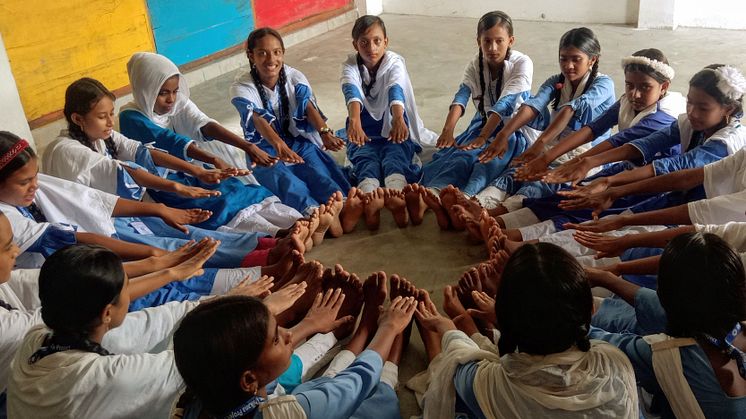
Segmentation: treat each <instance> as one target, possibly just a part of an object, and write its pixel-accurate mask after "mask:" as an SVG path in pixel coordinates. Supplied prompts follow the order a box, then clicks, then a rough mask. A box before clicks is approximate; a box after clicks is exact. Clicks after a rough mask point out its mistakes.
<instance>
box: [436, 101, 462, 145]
mask: <svg viewBox="0 0 746 419" xmlns="http://www.w3.org/2000/svg"><path fill="white" fill-rule="evenodd" d="M463 115H464V108H463V107H462V106H461V105H460V104H455V103H454V104H453V105H451V107H450V109H448V115H447V116H446V122H445V124H443V130H442V131H441V132H440V136H439V137H438V142H437V143H436V147H438V148H448V147H452V146H453V145H454V144H456V138H455V137H454V135H453V134H454V130H455V129H456V123H457V122H458V120H459V119H460V118H461V117H462V116H463Z"/></svg>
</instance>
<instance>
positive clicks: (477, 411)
mask: <svg viewBox="0 0 746 419" xmlns="http://www.w3.org/2000/svg"><path fill="white" fill-rule="evenodd" d="M478 368H479V364H478V363H476V362H469V363H468V364H462V365H459V366H458V367H456V375H454V376H453V385H454V386H455V388H456V395H458V398H459V399H460V400H461V402H463V404H465V405H466V408H467V409H469V412H468V413H469V414H470V415H469V417H476V418H479V419H486V418H485V416H484V413H482V409H481V408H480V407H479V402H478V401H477V396H476V395H475V394H474V376H475V375H477V369H478ZM456 410H457V411H458V409H456Z"/></svg>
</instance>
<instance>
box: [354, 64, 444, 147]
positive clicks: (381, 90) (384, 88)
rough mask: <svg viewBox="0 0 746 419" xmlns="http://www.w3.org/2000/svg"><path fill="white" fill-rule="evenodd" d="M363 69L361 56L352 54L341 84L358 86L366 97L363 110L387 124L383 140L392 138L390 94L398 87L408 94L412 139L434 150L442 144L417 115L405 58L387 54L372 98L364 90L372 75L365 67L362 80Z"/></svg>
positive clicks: (405, 109)
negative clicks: (437, 143) (358, 58)
mask: <svg viewBox="0 0 746 419" xmlns="http://www.w3.org/2000/svg"><path fill="white" fill-rule="evenodd" d="M360 69H361V67H359V66H358V63H357V53H355V54H350V55H349V56H348V57H347V60H346V61H345V62H344V63H343V64H342V78H341V80H340V82H341V84H342V85H345V84H352V85H354V86H356V87H357V88H358V89H359V91H360V93H361V94H363V96H364V97H363V107H364V108H365V109H366V110H367V111H368V113H370V115H371V116H372V117H373V119H375V120H377V121H380V120H383V128H382V130H381V136H382V137H388V136H389V132H390V131H391V122H392V121H391V120H392V116H391V112H390V111H389V98H388V90H389V88H390V87H391V86H393V85H394V84H398V85H399V86H401V88H402V90H403V91H404V111H405V112H406V114H407V117H408V119H409V126H408V128H409V136H410V137H411V138H412V139H413V140H414V141H415V142H417V143H418V144H420V145H429V146H434V145H435V143H436V142H437V140H438V135H437V134H436V133H434V132H433V131H430V130H429V129H427V128H425V125H424V124H423V123H422V119H420V116H419V114H418V113H417V104H416V103H415V98H414V89H413V88H412V83H411V81H410V80H409V74H407V68H406V66H405V64H404V58H403V57H402V56H401V55H399V54H397V53H395V52H393V51H386V54H384V56H383V58H382V59H381V63H380V64H379V67H378V71H377V72H376V82H375V84H374V85H373V88H372V89H371V90H370V97H366V96H365V94H364V92H365V90H364V89H363V84H366V85H367V84H369V83H370V79H371V77H370V73H369V72H368V69H367V68H366V67H365V66H362V77H361V71H360Z"/></svg>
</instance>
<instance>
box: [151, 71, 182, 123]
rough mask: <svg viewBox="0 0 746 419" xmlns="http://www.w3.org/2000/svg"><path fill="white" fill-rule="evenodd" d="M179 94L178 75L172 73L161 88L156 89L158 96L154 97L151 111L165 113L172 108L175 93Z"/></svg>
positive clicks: (159, 113) (174, 102)
mask: <svg viewBox="0 0 746 419" xmlns="http://www.w3.org/2000/svg"><path fill="white" fill-rule="evenodd" d="M177 94H179V75H178V74H177V75H174V76H171V77H169V78H168V80H166V82H165V83H163V86H161V89H160V90H159V91H158V96H156V98H155V105H153V112H155V113H157V114H158V115H165V114H167V113H169V112H171V110H172V109H173V108H174V105H175V104H176V95H177Z"/></svg>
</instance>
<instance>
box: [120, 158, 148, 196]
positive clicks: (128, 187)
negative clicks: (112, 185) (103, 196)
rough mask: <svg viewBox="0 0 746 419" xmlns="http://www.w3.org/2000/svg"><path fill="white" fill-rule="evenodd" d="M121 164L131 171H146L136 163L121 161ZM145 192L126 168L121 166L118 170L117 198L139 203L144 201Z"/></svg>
mask: <svg viewBox="0 0 746 419" xmlns="http://www.w3.org/2000/svg"><path fill="white" fill-rule="evenodd" d="M120 163H121V164H122V165H124V166H127V167H129V168H130V169H134V170H145V168H143V167H140V165H138V164H136V163H132V162H127V161H120ZM144 191H145V189H144V188H143V187H141V186H140V185H138V184H137V182H136V181H135V179H133V178H132V175H130V173H129V172H128V171H127V170H126V169H125V168H124V167H122V166H119V168H118V169H117V196H120V197H122V198H126V199H132V200H135V201H139V200H140V199H142V194H143V192H144Z"/></svg>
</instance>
